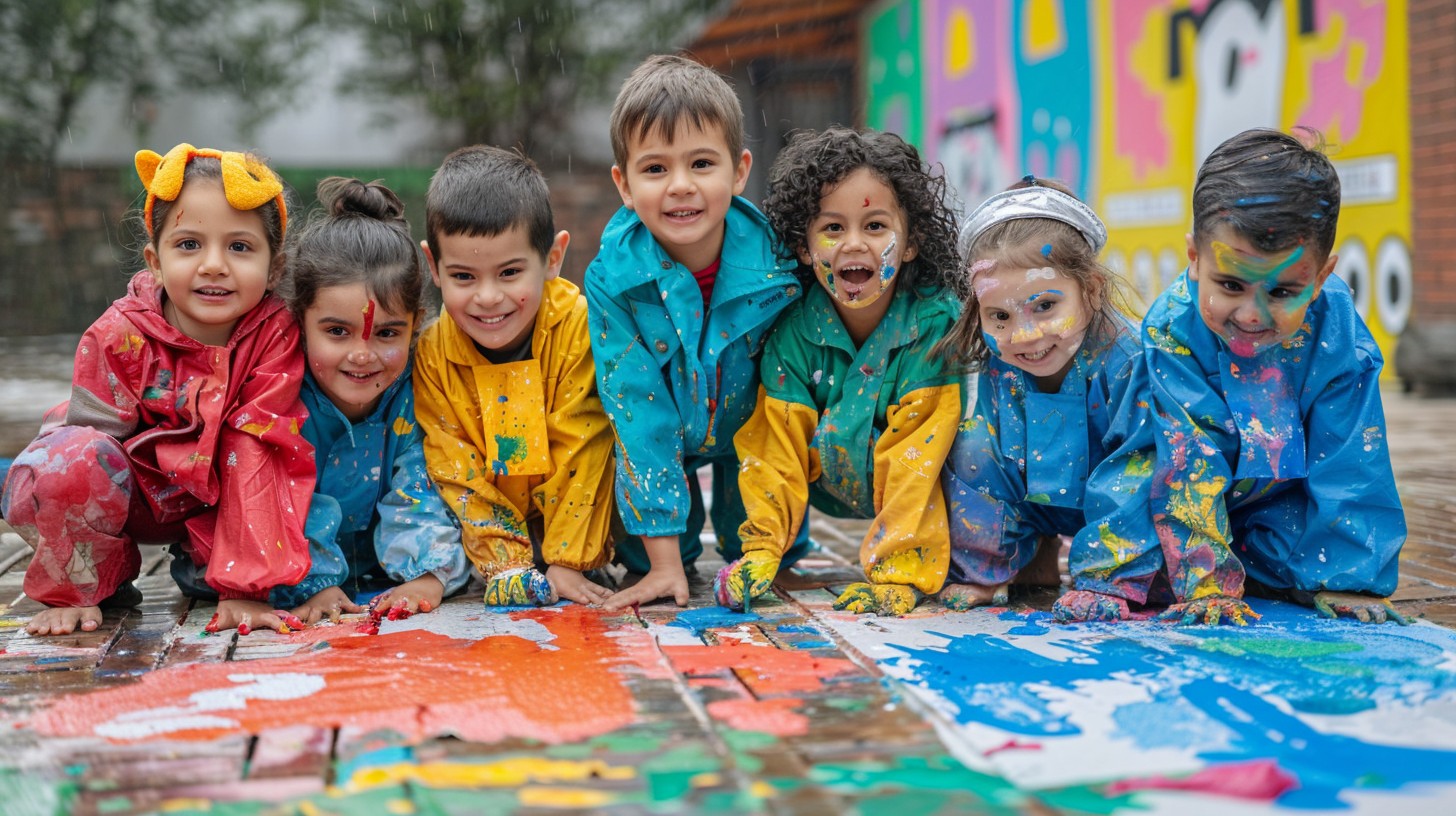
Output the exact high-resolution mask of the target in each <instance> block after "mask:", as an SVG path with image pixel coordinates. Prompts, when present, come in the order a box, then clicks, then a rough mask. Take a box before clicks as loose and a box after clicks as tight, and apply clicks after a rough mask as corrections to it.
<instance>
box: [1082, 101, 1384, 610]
mask: <svg viewBox="0 0 1456 816" xmlns="http://www.w3.org/2000/svg"><path fill="white" fill-rule="evenodd" d="M1312 135H1314V134H1312ZM1316 138H1317V135H1316ZM1339 213H1340V181H1339V178H1338V176H1337V175H1336V173H1335V169H1334V167H1333V166H1332V165H1331V164H1330V161H1329V159H1327V158H1326V157H1325V155H1324V154H1323V152H1321V150H1320V149H1318V147H1308V146H1306V145H1305V144H1304V143H1303V142H1301V141H1300V140H1299V139H1297V138H1295V137H1293V136H1290V135H1289V134H1286V133H1282V132H1280V131H1277V130H1268V129H1255V130H1249V131H1245V132H1243V133H1240V134H1238V135H1237V136H1234V137H1232V138H1230V139H1229V140H1228V141H1226V142H1224V143H1223V144H1221V145H1219V146H1218V147H1217V148H1216V149H1215V150H1214V151H1213V152H1212V153H1211V154H1209V156H1208V158H1207V159H1206V160H1205V161H1204V163H1203V166H1202V167H1201V168H1200V169H1199V172H1198V180H1197V183H1196V185H1195V187H1194V191H1193V217H1194V223H1193V232H1192V234H1191V235H1189V236H1188V260H1189V267H1188V269H1187V271H1185V272H1184V274H1183V275H1182V276H1181V277H1180V278H1178V280H1177V281H1175V282H1174V283H1173V285H1172V287H1170V288H1169V289H1168V291H1166V292H1164V293H1163V295H1162V296H1160V297H1159V298H1158V300H1157V301H1156V302H1155V303H1154V304H1153V306H1152V308H1151V309H1150V310H1149V311H1148V314H1147V317H1146V318H1145V320H1144V321H1143V327H1142V346H1143V358H1144V361H1145V366H1144V370H1143V371H1142V372H1141V374H1142V378H1144V380H1145V381H1144V382H1143V383H1141V384H1135V385H1134V386H1132V387H1133V388H1137V387H1145V388H1147V389H1148V392H1147V393H1148V403H1149V407H1150V408H1151V417H1150V419H1151V420H1152V421H1151V422H1149V423H1143V426H1142V428H1143V430H1142V432H1141V433H1138V434H1135V435H1134V437H1133V439H1132V440H1130V442H1129V443H1128V444H1127V445H1125V446H1124V447H1123V448H1122V450H1121V454H1122V455H1120V456H1118V457H1114V458H1113V459H1110V460H1108V461H1107V462H1105V463H1104V465H1103V466H1102V467H1101V468H1099V474H1098V475H1097V476H1095V477H1094V479H1093V482H1094V483H1095V487H1091V486H1089V489H1096V490H1100V491H1101V496H1100V500H1102V501H1116V499H1115V498H1113V496H1112V494H1111V493H1110V490H1111V488H1113V487H1115V486H1118V485H1121V486H1122V487H1123V488H1124V491H1123V493H1122V495H1123V496H1124V497H1125V496H1126V495H1127V487H1128V485H1126V484H1123V483H1124V482H1126V481H1127V479H1128V478H1129V476H1128V474H1129V473H1135V472H1137V471H1138V470H1139V468H1138V467H1133V466H1132V465H1135V464H1136V462H1137V461H1138V457H1139V456H1143V455H1145V453H1146V452H1147V451H1148V450H1149V449H1150V448H1152V447H1154V446H1155V447H1156V451H1157V456H1156V458H1155V459H1154V460H1153V464H1152V466H1151V470H1150V483H1149V485H1148V487H1149V489H1148V490H1146V491H1137V492H1136V497H1137V500H1138V501H1147V502H1148V503H1149V504H1150V506H1149V507H1148V510H1149V512H1147V513H1135V514H1124V515H1123V516H1122V519H1123V520H1126V521H1128V522H1129V523H1128V526H1126V527H1125V528H1123V529H1121V530H1120V533H1121V534H1122V535H1123V536H1124V538H1125V539H1126V540H1127V541H1126V542H1125V543H1127V544H1128V546H1129V547H1131V548H1137V547H1145V546H1159V547H1161V550H1162V553H1163V557H1164V559H1165V566H1166V570H1167V576H1168V579H1169V581H1170V583H1171V585H1172V591H1173V595H1174V601H1175V603H1174V605H1173V606H1171V607H1170V608H1169V610H1168V612H1167V613H1165V615H1166V616H1168V617H1172V618H1178V619H1181V620H1182V621H1183V622H1185V623H1191V622H1195V621H1198V620H1202V621H1205V622H1207V623H1217V622H1219V621H1220V620H1221V619H1223V618H1229V619H1230V620H1232V621H1234V622H1238V623H1242V622H1243V620H1244V616H1245V615H1250V614H1252V613H1251V612H1250V611H1249V610H1248V607H1247V606H1246V605H1245V604H1244V603H1243V601H1242V600H1241V599H1242V597H1243V595H1244V593H1245V591H1246V590H1248V591H1251V592H1254V593H1255V594H1262V595H1273V596H1276V597H1285V598H1290V599H1292V600H1296V601H1299V602H1302V603H1306V604H1313V605H1314V606H1315V607H1316V608H1317V609H1318V610H1319V611H1320V613H1321V614H1323V615H1326V616H1335V615H1338V614H1346V615H1351V616H1354V617H1356V618H1358V619H1360V620H1362V621H1377V622H1383V621H1385V620H1395V621H1398V622H1402V623H1404V622H1405V619H1404V618H1403V617H1402V616H1401V615H1400V614H1399V613H1398V612H1396V611H1395V610H1394V609H1393V608H1392V607H1391V606H1390V604H1389V601H1388V599H1387V598H1386V596H1388V595H1389V594H1390V593H1391V592H1392V591H1393V590H1394V589H1395V585H1396V569H1397V561H1398V559H1399V555H1400V548H1401V546H1402V545H1403V544H1404V542H1405V533H1406V527H1405V516H1404V513H1403V512H1402V510H1401V506H1400V498H1399V496H1397V494H1396V489H1395V478H1394V475H1393V474H1392V472H1391V467H1390V454H1389V450H1388V449H1387V447H1386V444H1385V417H1384V412H1383V410H1382V408H1381V402H1380V388H1379V378H1380V370H1381V366H1382V365H1383V360H1382V358H1381V355H1380V350H1379V348H1378V347H1377V346H1376V344H1375V341H1374V339H1373V338H1372V337H1371V336H1370V332H1369V330H1368V329H1367V328H1366V327H1365V324H1364V322H1363V321H1362V320H1361V319H1360V316H1359V315H1358V314H1357V313H1356V311H1355V305H1354V302H1353V300H1352V298H1351V295H1350V289H1349V287H1348V286H1346V284H1345V283H1344V281H1342V280H1341V279H1339V278H1338V277H1331V275H1330V272H1331V271H1332V270H1333V269H1334V266H1335V260H1336V257H1335V256H1334V255H1332V254H1331V249H1332V248H1333V246H1334V239H1335V228H1336V223H1337V221H1338V218H1339ZM1139 448H1140V449H1139ZM1143 461H1145V459H1144V460H1143ZM1143 469H1144V470H1145V471H1146V468H1143ZM1133 522H1135V523H1133ZM1154 541H1156V545H1154V543H1153V542H1154ZM1084 555H1086V556H1087V557H1086V558H1084V559H1083V560H1082V562H1081V563H1080V564H1079V563H1076V562H1077V560H1078V559H1077V554H1076V553H1074V554H1073V561H1074V563H1073V564H1072V569H1073V572H1074V573H1076V572H1077V571H1078V569H1079V567H1080V568H1081V569H1082V570H1084V571H1087V570H1093V569H1095V568H1096V566H1097V564H1096V563H1095V561H1096V553H1084ZM1124 608H1125V606H1124Z"/></svg>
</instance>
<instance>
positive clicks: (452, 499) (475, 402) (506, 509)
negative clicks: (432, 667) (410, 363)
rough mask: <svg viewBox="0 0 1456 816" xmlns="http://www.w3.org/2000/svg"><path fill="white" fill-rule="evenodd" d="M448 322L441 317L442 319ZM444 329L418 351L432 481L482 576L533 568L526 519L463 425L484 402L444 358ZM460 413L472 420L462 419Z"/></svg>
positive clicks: (418, 395)
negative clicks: (495, 478) (469, 413)
mask: <svg viewBox="0 0 1456 816" xmlns="http://www.w3.org/2000/svg"><path fill="white" fill-rule="evenodd" d="M447 319H448V316H442V317H441V318H440V321H441V322H442V323H443V321H445V320H447ZM440 328H441V325H440V323H437V324H436V325H435V326H432V327H431V328H430V329H428V330H426V332H425V334H424V335H423V336H422V337H421V338H420V340H419V344H418V346H417V347H416V349H415V375H414V389H415V416H416V417H417V418H418V419H419V423H420V428H421V429H422V430H423V431H424V435H425V442H424V453H425V463H426V466H427V468H428V471H429V475H430V478H432V479H434V481H435V485H436V487H437V488H438V489H439V491H440V496H441V497H442V498H443V499H444V502H445V506H446V507H448V508H449V509H450V512H452V513H454V514H455V518H456V519H457V520H458V521H459V522H460V538H461V543H462V544H463V545H464V548H465V554H466V556H468V557H469V558H470V561H471V562H472V563H473V564H474V565H475V567H476V568H477V569H478V570H480V573H481V575H483V576H484V577H486V578H490V577H491V576H493V575H495V574H496V573H498V572H502V571H505V570H508V569H515V568H517V567H527V568H529V567H530V566H532V564H533V558H532V555H531V539H530V537H529V534H528V533H527V531H526V519H525V517H524V515H523V514H522V512H521V510H519V509H517V508H516V507H515V505H513V504H512V503H511V501H510V500H509V499H508V498H507V497H506V495H505V494H504V493H502V492H501V491H500V490H499V489H498V488H497V487H496V485H495V484H494V482H492V481H491V471H490V466H489V465H488V464H486V463H487V459H486V453H485V451H484V450H482V449H481V446H480V445H478V444H477V443H476V442H475V441H473V438H472V436H471V434H470V432H469V431H468V430H467V428H466V426H465V425H464V423H466V422H474V424H475V425H476V426H479V425H480V424H481V421H480V419H479V418H478V417H479V411H480V406H479V399H480V398H479V395H478V394H476V393H475V389H474V386H473V381H472V382H464V381H463V380H464V379H465V378H466V377H467V376H468V375H467V374H463V373H461V372H457V371H455V367H454V365H453V364H452V363H451V362H450V361H449V360H448V359H447V358H446V356H445V350H444V348H443V342H442V341H441V340H440V332H439V329H440ZM455 381H459V382H455ZM452 382H453V383H454V385H455V387H454V388H451V387H450V386H451V383H452ZM462 409H463V410H467V411H473V412H474V416H469V417H467V416H462V415H461V411H462Z"/></svg>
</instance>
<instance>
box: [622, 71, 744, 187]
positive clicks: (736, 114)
mask: <svg viewBox="0 0 1456 816" xmlns="http://www.w3.org/2000/svg"><path fill="white" fill-rule="evenodd" d="M689 121H690V122H692V123H693V124H694V125H696V126H697V127H698V128H699V129H700V130H707V129H708V128H709V127H710V126H712V127H717V128H720V129H721V130H722V131H723V138H724V139H725V140H726V141H727V142H728V159H729V161H732V162H734V163H737V161H738V155H739V154H740V153H742V152H743V106H742V105H741V104H739V102H738V96H737V94H735V93H733V88H732V87H731V86H729V84H728V82H727V80H725V79H723V76H722V75H721V74H719V73H718V72H717V71H714V70H713V69H712V68H709V67H708V66H706V65H703V64H702V63H700V62H694V61H693V60H690V59H688V58H686V57H679V56H674V55H671V54H658V55H657V56H652V57H648V58H647V59H645V60H643V62H642V64H641V65H639V66H637V68H636V70H634V71H633V72H632V74H631V75H630V76H628V77H627V79H626V80H625V81H624V82H623V83H622V89H621V90H620V91H618V92H617V101H616V102H614V103H613V104H612V119H611V125H610V127H609V130H610V132H611V137H612V158H613V160H614V161H616V163H617V166H618V167H620V168H621V169H622V170H623V171H624V172H625V171H626V169H627V162H628V161H629V160H630V157H629V156H628V155H627V153H628V151H627V148H628V143H629V142H631V141H632V139H641V138H644V137H646V136H647V134H649V133H651V132H652V130H653V129H654V128H660V129H661V133H662V137H663V138H664V139H667V140H668V141H672V138H673V134H674V133H675V132H676V130H677V126H678V125H679V124H681V123H683V122H689Z"/></svg>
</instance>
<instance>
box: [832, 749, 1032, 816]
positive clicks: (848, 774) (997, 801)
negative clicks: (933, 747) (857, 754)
mask: <svg viewBox="0 0 1456 816" xmlns="http://www.w3.org/2000/svg"><path fill="white" fill-rule="evenodd" d="M808 777H809V779H810V780H811V781H813V782H818V783H819V784H821V785H824V786H825V787H829V788H833V789H836V790H839V791H846V790H847V791H865V792H870V791H880V790H882V789H885V788H892V789H900V790H902V791H903V790H910V791H914V792H915V796H916V797H921V796H924V795H926V794H927V793H930V792H941V793H939V796H940V799H941V801H940V802H939V803H937V804H936V806H935V808H933V809H932V810H930V811H926V812H934V811H935V810H939V809H941V807H942V805H943V804H945V802H944V799H945V793H944V792H955V793H960V794H964V795H968V796H974V797H976V798H977V799H978V800H980V802H982V803H984V805H983V806H990V807H992V808H1004V811H1002V812H1005V813H1019V812H1020V809H1021V808H1022V806H1023V805H1025V804H1026V802H1027V796H1026V794H1024V793H1022V792H1021V791H1019V790H1017V789H1016V788H1015V787H1014V786H1012V784H1011V783H1010V782H1007V781H1006V780H1004V779H1002V778H1000V777H998V776H989V775H987V774H983V773H978V772H976V771H973V770H971V769H969V768H967V767H966V766H964V765H962V764H961V763H960V762H958V761H956V760H955V759H954V758H952V757H950V756H947V755H945V754H937V755H933V756H925V757H918V756H907V757H899V758H897V759H895V760H893V761H892V762H847V763H826V764H823V765H816V766H814V767H813V768H811V769H810V770H809V773H808ZM894 810H895V812H896V814H897V816H898V814H900V813H902V812H903V809H902V808H901V806H900V801H899V799H898V798H897V799H896V800H895V806H894ZM992 812H995V811H992Z"/></svg>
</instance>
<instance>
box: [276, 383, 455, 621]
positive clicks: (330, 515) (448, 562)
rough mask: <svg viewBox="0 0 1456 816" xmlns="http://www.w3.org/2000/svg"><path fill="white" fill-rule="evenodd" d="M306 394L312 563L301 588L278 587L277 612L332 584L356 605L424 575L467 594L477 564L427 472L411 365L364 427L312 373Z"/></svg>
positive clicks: (308, 527)
mask: <svg viewBox="0 0 1456 816" xmlns="http://www.w3.org/2000/svg"><path fill="white" fill-rule="evenodd" d="M301 395H302V397H303V402H304V404H305V405H306V406H308V414H309V415H308V421H307V422H305V423H304V425H303V435H304V437H305V438H306V439H308V441H309V442H310V443H312V444H313V446H314V450H315V455H316V457H317V464H318V486H317V487H316V488H315V492H314V494H313V502H312V504H311V506H310V507H309V511H308V523H307V525H306V526H305V529H304V534H305V535H306V536H307V538H308V544H309V555H310V557H311V558H312V559H313V565H312V567H310V569H309V572H308V575H307V576H306V577H305V578H304V579H303V580H302V581H301V582H299V583H298V584H297V585H295V586H279V587H275V588H274V589H273V593H272V602H273V604H274V606H277V607H279V608H280V609H292V608H293V607H296V606H298V605H299V604H302V603H303V602H305V601H307V600H308V599H309V598H310V597H312V596H313V595H314V594H315V593H317V592H319V591H320V590H323V589H327V588H328V587H331V586H337V587H341V588H343V590H344V592H345V593H347V594H348V595H349V596H350V597H351V598H352V597H355V596H356V595H357V594H358V593H360V592H361V591H365V592H367V591H370V590H378V589H384V588H387V587H389V586H392V585H394V584H400V583H404V582H405V581H412V580H414V579H415V578H418V577H420V576H421V575H424V574H425V573H427V572H433V573H434V574H435V577H436V578H439V579H440V583H442V584H444V585H445V594H446V595H449V594H450V593H452V592H455V591H456V590H458V589H460V588H461V587H463V586H464V585H465V582H466V581H467V580H469V578H470V566H469V564H468V563H467V562H466V560H465V550H464V549H463V548H462V547H461V546H460V528H459V527H458V526H457V525H456V523H455V517H454V516H453V515H452V514H451V513H450V510H449V508H447V507H446V506H445V502H444V501H443V500H442V499H441V498H440V495H439V493H438V492H436V490H435V485H434V482H432V481H430V477H429V475H428V473H427V472H426V470H425V449H424V437H423V435H422V434H421V432H420V429H419V425H418V423H416V421H415V401H414V390H413V389H412V388H411V386H410V370H409V368H406V369H405V371H404V373H402V374H400V376H399V378H398V379H396V380H395V381H394V383H393V384H392V385H390V386H389V388H388V389H387V390H386V391H385V392H384V397H383V399H381V400H380V401H379V406H378V407H376V408H375V409H374V412H373V413H372V414H370V415H369V416H368V417H367V418H365V419H364V420H363V421H361V422H359V423H357V424H354V423H351V422H349V419H348V417H345V416H344V414H343V413H342V412H341V411H340V410H339V409H338V408H337V407H336V406H335V405H334V404H333V403H332V402H331V401H330V400H329V398H328V396H327V395H325V394H324V393H323V391H322V390H320V389H319V386H318V383H317V382H316V381H315V380H314V378H313V372H311V371H310V372H306V374H305V376H304V381H303V389H302V394H301ZM385 476H388V478H387V479H386V478H385Z"/></svg>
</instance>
